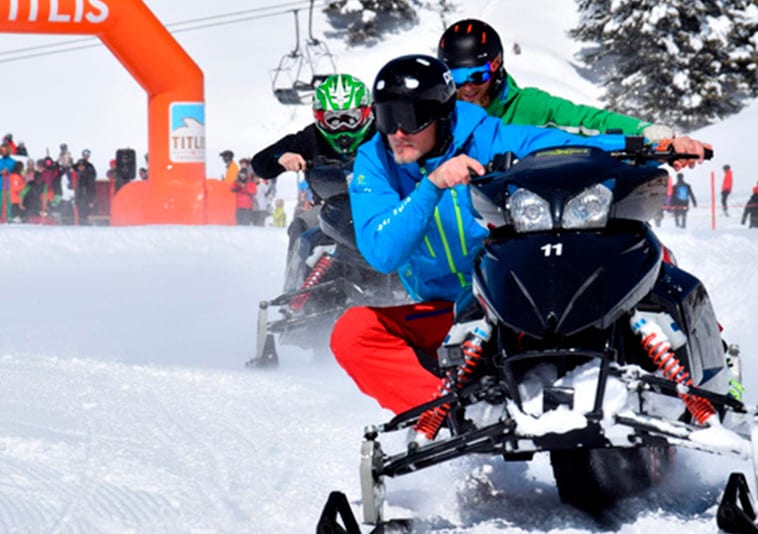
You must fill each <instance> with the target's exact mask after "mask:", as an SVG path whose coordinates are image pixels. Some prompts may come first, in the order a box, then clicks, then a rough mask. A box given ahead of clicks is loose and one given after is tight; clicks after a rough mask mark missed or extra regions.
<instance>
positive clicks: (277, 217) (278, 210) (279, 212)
mask: <svg viewBox="0 0 758 534" xmlns="http://www.w3.org/2000/svg"><path fill="white" fill-rule="evenodd" d="M271 218H272V223H271V225H272V226H274V227H275V228H284V227H285V226H287V213H286V212H285V211H284V199H282V198H277V199H276V200H275V201H274V212H273V213H272V214H271Z"/></svg>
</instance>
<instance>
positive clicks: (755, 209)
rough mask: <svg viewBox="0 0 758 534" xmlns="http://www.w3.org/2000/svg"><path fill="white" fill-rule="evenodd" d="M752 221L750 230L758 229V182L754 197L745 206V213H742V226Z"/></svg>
mask: <svg viewBox="0 0 758 534" xmlns="http://www.w3.org/2000/svg"><path fill="white" fill-rule="evenodd" d="M748 218H749V219H750V224H749V225H748V228H758V182H756V184H755V187H753V195H752V196H751V197H750V199H749V200H748V201H747V204H745V211H743V212H742V224H745V222H747V220H748Z"/></svg>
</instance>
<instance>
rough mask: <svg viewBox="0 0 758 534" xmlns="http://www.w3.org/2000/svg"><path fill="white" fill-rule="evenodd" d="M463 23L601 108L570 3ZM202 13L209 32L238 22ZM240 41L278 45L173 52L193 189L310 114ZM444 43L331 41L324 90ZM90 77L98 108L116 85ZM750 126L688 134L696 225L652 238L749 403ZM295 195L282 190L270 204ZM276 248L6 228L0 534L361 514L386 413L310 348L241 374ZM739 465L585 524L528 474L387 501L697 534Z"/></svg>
mask: <svg viewBox="0 0 758 534" xmlns="http://www.w3.org/2000/svg"><path fill="white" fill-rule="evenodd" d="M148 4H149V5H150V6H151V7H153V8H154V9H155V10H156V13H157V14H158V15H159V16H160V17H161V18H162V19H164V20H168V21H171V20H176V19H177V16H176V15H175V14H173V13H172V8H171V6H173V5H175V3H174V2H168V0H155V1H150V2H148ZM461 4H465V6H464V7H461V8H460V11H459V12H458V13H457V14H453V15H450V16H449V17H448V22H449V21H450V20H453V19H457V18H460V17H463V16H479V17H482V18H485V19H488V20H490V21H491V22H492V23H493V24H494V25H495V27H497V28H498V29H499V30H500V31H501V34H502V35H503V38H504V41H505V42H506V48H508V47H509V46H510V45H511V43H512V42H514V41H517V42H518V43H519V44H520V46H521V48H522V54H521V55H520V56H511V57H508V58H507V60H506V61H507V64H508V66H509V69H510V70H511V72H512V73H513V74H514V76H516V78H517V80H519V82H521V83H522V85H530V84H534V85H540V86H542V87H544V88H546V89H548V90H550V91H553V92H555V93H558V94H562V95H564V96H567V97H570V98H574V99H577V100H580V101H583V102H588V103H593V102H596V100H595V98H596V96H597V93H598V91H597V88H594V87H593V86H592V85H591V84H589V83H588V82H586V81H585V80H582V79H581V78H580V77H579V76H578V74H577V73H576V71H575V69H573V67H572V66H571V64H570V52H571V50H572V49H574V48H575V45H573V44H571V43H570V42H569V41H568V40H567V39H566V37H565V36H564V35H563V33H562V32H563V31H564V30H565V29H567V28H568V27H570V26H571V25H572V24H573V22H574V21H575V20H576V15H575V13H574V11H573V9H574V7H573V3H571V2H566V1H565V0H549V1H548V0H544V1H540V2H526V1H524V2H521V1H519V2H518V3H517V4H518V6H519V7H518V8H513V9H509V10H508V12H505V11H504V10H503V9H502V4H503V3H502V2H498V1H494V0H468V1H467V2H465V3H464V2H461ZM209 5H210V4H207V3H201V2H199V1H195V0H192V1H187V2H186V11H183V13H182V14H181V17H182V18H190V17H192V16H195V15H196V14H198V13H199V12H200V10H201V9H203V6H205V7H204V9H206V11H205V12H206V13H207V6H209ZM214 5H219V6H220V7H219V8H218V9H219V11H224V12H227V11H233V10H235V9H239V8H241V7H240V6H242V7H247V6H248V5H249V2H242V1H241V0H240V1H239V2H237V1H231V0H228V1H226V2H222V3H217V4H214ZM183 6H184V4H183ZM255 24H257V25H259V26H260V25H265V26H266V27H265V28H263V29H262V30H261V32H262V33H263V34H265V35H269V36H271V35H275V36H276V41H275V42H274V41H272V42H270V43H267V46H266V47H257V46H256V45H255V44H253V45H249V44H247V43H249V42H250V40H253V41H255V40H256V39H258V38H259V35H258V34H257V33H256V32H255V31H254V30H255V28H257V27H258V26H255V27H253V26H254V24H253V23H251V24H250V25H245V26H246V33H245V34H244V36H243V35H242V32H238V31H237V28H238V26H227V27H221V28H220V29H217V30H214V31H212V32H211V33H203V32H192V33H185V34H179V35H177V38H178V39H179V40H180V42H181V43H182V44H183V45H184V46H185V47H186V48H187V49H188V51H189V52H190V54H191V55H193V57H196V60H197V61H198V63H199V64H200V65H201V67H202V68H204V70H205V71H206V80H207V85H208V90H207V93H208V97H209V100H208V117H209V127H208V134H209V143H210V148H209V173H208V174H209V175H210V176H217V175H218V174H219V172H220V169H218V168H216V166H220V161H218V162H216V161H215V160H214V156H215V154H216V153H217V152H218V151H219V150H220V149H221V148H226V147H229V146H231V147H233V148H234V149H235V150H237V151H238V152H241V153H242V154H247V153H252V152H254V151H255V150H257V149H258V148H260V147H261V146H263V145H264V144H267V143H269V142H271V141H273V140H274V139H275V138H276V137H277V136H278V135H280V134H283V133H285V132H289V131H292V130H294V129H296V128H299V127H301V126H304V125H305V124H307V122H308V121H309V120H310V118H309V112H308V110H307V109H298V110H291V109H288V108H284V107H282V106H280V105H279V104H278V103H276V102H275V100H274V99H273V97H272V96H271V95H270V93H269V87H268V82H269V78H268V76H267V75H268V69H270V68H271V67H272V66H273V65H274V64H275V63H276V61H277V60H278V58H279V55H281V54H283V53H284V52H285V51H286V50H287V49H288V47H290V46H291V42H290V40H291V35H290V33H291V28H290V26H291V15H290V18H285V17H282V18H281V19H264V20H263V21H258V22H256V23H255ZM317 25H318V28H323V21H319V20H317ZM440 30H441V23H440V20H439V18H435V17H434V16H431V15H429V14H428V13H427V15H426V18H423V19H422V22H421V24H420V25H419V26H418V27H416V28H415V29H414V30H413V32H412V33H410V34H398V35H394V36H391V37H390V38H389V39H388V40H387V41H386V43H383V44H382V45H380V46H377V47H373V48H371V49H367V50H361V51H360V55H358V54H357V53H356V52H355V51H349V50H347V49H345V48H344V46H343V45H342V44H341V43H337V42H331V41H330V42H329V44H330V46H331V47H332V49H333V50H334V51H335V53H336V54H337V56H338V61H339V63H338V64H339V66H340V67H341V68H342V69H344V70H346V71H352V72H355V73H357V74H359V75H360V76H361V77H362V78H363V79H364V80H366V81H367V82H369V83H370V81H371V80H372V78H373V73H374V72H375V71H376V69H377V68H378V67H380V66H381V65H382V64H383V63H384V62H385V61H386V60H388V59H391V58H392V57H394V56H396V55H399V54H402V53H408V52H426V53H434V46H435V45H436V41H437V37H438V36H439V32H440ZM245 39H247V40H245ZM270 40H271V39H270ZM221 43H224V44H225V46H226V47H228V49H229V50H228V53H227V54H226V55H224V53H223V50H225V49H224V48H223V47H222V46H221ZM269 45H270V46H269ZM251 47H253V48H255V51H252V50H251ZM220 50H221V51H220ZM84 53H85V54H86V53H88V52H84ZM90 53H91V52H90ZM93 57H95V58H97V57H98V56H97V55H95V56H93ZM39 61H42V60H39ZM110 61H114V62H115V60H112V59H111V60H110ZM111 66H112V65H110V63H109V64H108V65H106V66H104V67H103V68H104V69H107V68H110V67H111ZM51 68H52V67H51ZM251 72H252V73H257V74H256V75H255V76H251V74H250V73H251ZM22 77H23V76H22ZM102 78H108V77H107V76H106V75H105V74H103V76H102ZM108 79H109V80H110V83H112V84H113V86H112V87H110V88H108V89H107V91H109V92H108V93H107V94H108V95H110V97H109V98H110V99H111V100H112V98H113V95H120V91H122V90H123V89H124V88H123V87H121V86H120V85H118V84H119V83H120V82H119V80H120V79H119V78H108ZM117 82H118V83H117ZM97 83H101V82H97ZM128 89H129V90H130V91H132V92H135V91H137V92H138V91H139V89H138V88H135V87H134V86H133V84H132V86H130V87H128ZM79 90H80V91H82V90H84V89H82V88H81V86H79ZM87 90H89V89H87ZM59 91H68V88H67V86H66V84H62V85H61V86H60V88H59ZM102 91H103V90H102V89H101V93H100V94H106V93H103V92H102ZM63 94H64V96H63V98H64V101H65V98H66V97H65V93H63ZM132 96H133V95H132ZM132 96H127V97H125V98H124V100H122V104H123V105H122V106H120V107H119V109H118V110H112V109H111V108H112V106H111V108H109V109H108V111H98V110H100V107H98V106H100V105H103V104H98V105H97V106H94V107H93V108H91V113H92V114H93V116H94V118H93V119H91V120H92V122H86V121H85V126H82V127H80V126H79V124H78V122H77V123H76V124H73V123H72V124H69V130H53V132H54V133H55V134H56V135H57V134H58V132H61V133H60V135H61V136H62V135H64V133H65V132H66V131H68V132H71V134H72V135H73V134H74V133H76V138H71V137H69V138H67V140H68V141H69V143H70V144H71V145H72V147H75V148H78V147H80V146H82V145H83V144H84V143H87V142H88V136H90V137H89V138H90V139H91V138H93V137H95V135H94V130H93V129H92V128H88V127H87V126H86V125H87V124H94V125H95V126H96V127H97V128H98V129H99V130H105V129H109V130H118V129H122V130H123V131H124V132H126V133H128V134H129V135H128V136H127V138H128V139H130V140H133V139H134V136H135V135H141V134H135V133H134V131H136V130H134V128H136V127H135V126H134V124H137V126H139V124H138V123H139V121H134V120H133V119H132V117H133V116H134V115H135V114H136V115H139V113H141V112H142V111H140V110H138V111H136V112H135V111H134V105H135V104H134V102H133V101H132V100H130V99H131V98H132ZM18 98H20V99H22V103H21V104H19V103H18V102H17V104H16V105H15V106H10V109H8V114H7V115H6V113H5V111H4V115H3V121H4V126H3V127H5V125H9V126H10V127H11V128H10V129H11V130H12V131H15V132H20V131H21V130H22V128H21V126H16V125H15V124H17V123H13V122H6V121H12V120H13V118H14V117H15V116H16V115H15V113H16V111H15V108H24V106H25V105H24V104H23V99H24V98H26V95H19V96H18ZM77 101H78V100H77ZM140 102H141V104H140V105H142V106H143V109H144V102H142V101H140ZM41 105H43V106H47V105H49V106H53V103H50V102H46V103H44V104H41ZM26 108H27V109H28V106H26ZM51 109H52V108H51ZM122 109H123V110H127V111H123V112H125V113H130V115H129V121H126V122H125V123H124V126H123V128H122V125H121V124H118V120H116V121H115V122H114V120H113V116H112V115H111V113H118V114H120V113H122ZM88 120H89V119H88ZM757 121H758V104H756V103H753V105H752V106H751V107H750V108H748V109H746V110H745V111H743V112H742V113H741V114H740V115H739V116H736V117H733V118H730V119H728V120H727V121H724V122H723V123H721V124H718V125H714V126H712V127H709V128H706V129H704V130H702V131H701V132H697V135H698V136H700V137H702V138H703V139H705V140H707V141H710V142H712V143H713V144H714V147H715V150H716V158H715V160H714V161H713V162H711V163H708V164H706V165H703V166H701V167H699V168H698V169H696V170H694V171H688V172H687V179H688V181H689V182H690V183H692V185H693V187H694V189H695V193H696V195H697V196H698V200H699V201H700V206H701V207H699V208H697V209H694V210H692V211H691V212H690V220H689V224H688V226H689V228H688V229H687V230H679V229H676V228H674V227H673V222H672V221H671V219H670V218H666V219H664V221H663V225H662V227H661V228H660V229H659V234H660V236H661V238H662V239H663V241H664V242H665V243H666V244H667V245H668V246H669V247H670V248H672V249H673V250H674V251H675V253H676V256H677V259H678V261H679V264H680V265H681V266H682V267H683V268H685V269H687V270H689V271H691V272H693V273H694V274H696V275H697V276H699V277H700V278H701V279H702V280H703V281H704V282H705V284H706V286H707V287H708V288H709V291H710V294H711V297H712V299H713V301H714V305H715V307H716V311H717V314H718V316H719V319H720V320H721V322H722V323H723V325H724V326H725V331H724V337H725V338H726V339H727V340H728V341H729V342H731V343H738V344H740V345H741V347H742V349H743V355H744V367H745V368H744V372H745V380H744V381H745V384H746V386H747V387H748V391H747V400H748V402H750V403H756V402H758V395H757V394H756V386H755V384H758V365H756V363H755V357H754V353H755V352H756V350H758V333H757V332H756V330H755V326H754V323H755V316H754V313H753V312H754V302H753V301H754V300H755V298H756V295H757V294H758V274H757V273H756V269H755V265H756V264H758V245H757V243H758V231H755V230H748V229H746V228H745V227H742V226H740V225H739V221H738V215H739V213H740V212H741V206H742V205H743V204H744V202H745V200H746V199H747V196H748V194H749V190H750V188H751V187H752V185H753V184H754V182H755V180H756V179H758V165H756V163H755V157H754V155H752V154H751V153H750V144H749V140H750V139H752V138H753V135H752V133H753V129H754V125H755V124H756V122H757ZM18 124H20V123H18ZM23 124H24V127H25V128H31V127H32V126H33V123H31V122H29V121H25V122H24V123H23ZM106 127H107V128H106ZM56 128H57V126H56ZM137 130H138V129H137ZM27 131H28V130H27ZM46 131H47V130H46ZM31 135H32V134H29V135H28V136H27V137H29V138H31V137H30V136H31ZM34 135H42V133H41V130H40V131H37V130H35V132H34ZM108 135H111V134H108ZM98 138H99V137H98ZM122 139H123V138H122ZM28 140H29V139H27V141H28ZM60 140H64V139H59V137H55V138H54V139H52V141H45V142H47V143H49V144H50V146H52V147H55V146H57V143H58V142H59V141H60ZM132 144H133V145H134V144H137V143H136V142H132ZM30 146H31V143H30ZM137 146H139V145H137ZM110 148H111V147H109V149H110ZM112 148H115V147H112ZM102 150H103V151H104V150H105V148H103V149H102ZM723 163H730V164H731V165H732V168H733V169H735V184H736V186H735V193H734V195H733V197H732V203H733V205H734V206H735V207H734V208H733V210H732V217H729V218H725V217H722V216H720V215H719V216H718V217H717V227H718V230H717V231H713V230H711V219H710V209H709V207H707V206H708V204H709V194H710V190H709V173H710V172H711V171H713V172H715V173H716V180H717V183H716V187H717V188H718V186H719V184H720V168H721V165H722V164H723ZM293 184H294V180H290V179H289V177H283V178H282V179H281V180H280V188H279V190H280V192H281V194H282V195H283V196H284V197H285V198H287V199H288V200H291V199H292V198H293V197H294V187H293ZM286 242H287V239H286V234H285V232H284V231H283V230H280V229H274V228H254V227H253V228H233V227H230V228H223V227H179V226H164V227H141V228H102V227H98V228H52V227H32V226H3V227H0V295H2V298H3V312H2V313H1V314H0V325H2V326H1V327H0V377H2V378H0V532H19V533H37V532H54V533H69V532H70V533H80V532H81V533H85V532H86V533H89V532H107V533H114V532H119V533H120V532H150V533H173V532H254V533H273V532H277V533H278V532H282V533H293V534H295V533H298V534H299V533H303V532H312V531H313V530H314V529H315V524H316V520H317V518H318V515H319V513H320V510H321V507H322V505H323V503H324V501H325V499H326V497H327V495H328V493H329V492H330V491H331V490H333V489H339V490H342V491H344V492H345V493H346V494H347V495H348V496H349V497H350V498H351V501H352V502H353V503H354V504H357V499H358V498H359V495H360V492H359V485H358V459H359V449H360V442H361V438H362V431H363V427H364V425H366V424H369V423H377V422H383V421H384V420H386V419H387V418H388V416H389V414H388V412H385V411H383V410H381V409H380V408H379V407H377V406H376V405H375V403H374V402H373V401H371V400H370V399H368V398H366V397H365V396H363V395H362V394H360V393H359V392H358V391H357V390H356V388H355V387H354V385H353V384H352V383H351V381H350V380H348V379H347V378H346V376H345V375H344V373H343V372H342V371H341V369H340V368H338V366H337V365H336V364H335V363H334V362H333V361H331V360H328V359H327V360H318V359H315V358H314V357H313V355H312V354H310V353H309V352H308V351H302V350H296V349H285V350H283V351H282V354H281V358H282V361H281V366H280V368H279V369H278V370H276V371H274V372H259V371H258V372H256V371H251V370H248V369H245V368H244V367H243V363H244V362H245V361H246V360H247V359H248V358H249V357H250V356H251V354H252V350H253V346H254V343H255V319H256V313H257V303H258V301H260V300H262V299H266V298H270V297H272V296H274V295H275V294H276V293H277V291H278V290H279V288H280V287H281V284H282V270H283V266H284V252H285V248H286ZM749 468H750V466H749V465H747V463H746V462H742V461H739V460H732V459H724V458H717V457H714V456H710V455H706V454H701V453H694V452H688V451H683V452H681V453H680V454H679V458H678V461H677V468H676V471H675V473H674V475H673V476H672V477H671V479H670V480H668V481H666V483H665V484H664V485H663V486H661V487H660V488H657V489H656V490H655V491H653V492H651V493H649V494H646V495H643V496H640V497H636V498H633V499H628V500H626V501H623V502H621V503H620V504H619V506H617V507H616V508H615V509H614V510H612V511H611V513H610V514H609V517H608V518H607V522H606V523H604V524H602V525H598V524H597V523H595V522H594V521H592V520H590V519H588V518H587V517H586V516H584V515H582V514H581V513H579V512H577V511H575V510H573V509H571V508H570V507H567V506H563V505H561V504H560V502H559V499H558V495H557V492H556V490H555V487H554V483H553V480H552V475H551V471H550V466H549V462H548V461H547V458H546V457H544V456H540V455H538V456H537V457H536V458H535V460H534V461H532V462H530V463H528V464H526V463H518V464H505V463H504V462H502V461H500V460H499V459H498V458H466V459H461V460H458V461H453V462H449V463H448V464H445V465H441V466H437V467H434V468H430V469H427V470H423V471H421V472H419V473H415V474H413V475H407V476H404V477H400V478H398V479H397V480H390V481H389V482H388V504H389V506H390V507H389V509H390V511H391V512H394V513H396V514H397V515H405V514H409V513H411V511H412V513H413V514H414V515H416V516H418V517H420V518H422V519H424V520H425V523H424V525H425V526H426V527H428V528H429V529H430V530H433V531H435V532H448V533H452V532H456V533H457V532H469V533H488V532H513V533H522V532H523V533H527V532H528V533H536V532H546V531H550V532H565V533H576V532H598V531H619V532H626V533H632V532H651V531H666V530H667V531H670V532H702V533H710V532H714V531H715V530H716V524H715V509H716V504H717V502H718V498H719V493H720V490H721V487H722V486H723V483H724V482H725V480H726V476H727V475H728V473H729V472H730V471H732V470H735V469H741V470H745V471H748V470H749ZM356 510H357V506H356Z"/></svg>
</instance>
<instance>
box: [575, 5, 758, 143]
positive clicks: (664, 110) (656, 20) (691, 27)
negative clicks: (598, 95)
mask: <svg viewBox="0 0 758 534" xmlns="http://www.w3.org/2000/svg"><path fill="white" fill-rule="evenodd" d="M577 1H578V5H579V9H580V25H579V27H578V28H576V29H574V30H573V31H572V32H571V34H572V35H573V36H574V37H576V38H578V39H580V40H583V41H585V42H587V43H588V46H587V47H586V48H585V49H583V50H582V51H581V52H580V58H581V59H582V60H583V61H584V62H585V63H586V64H587V65H588V66H590V67H591V68H592V69H593V72H595V74H596V75H597V76H598V77H599V79H600V81H601V83H602V84H603V85H604V86H605V89H606V95H605V97H604V100H605V101H606V102H607V104H608V107H609V108H610V109H613V110H615V111H619V112H622V113H627V114H630V115H634V116H638V117H640V118H645V119H648V120H651V121H656V122H663V123H666V124H671V125H673V126H675V127H677V128H678V129H679V130H684V131H687V130H691V129H695V128H698V127H701V126H704V125H706V124H709V123H711V122H713V121H715V120H717V119H719V118H723V117H725V116H727V115H729V114H731V113H735V112H736V111H739V109H741V107H742V106H743V105H744V103H745V97H746V95H747V94H748V93H749V91H748V88H749V87H752V90H753V91H755V55H754V54H755V43H754V33H753V34H752V35H748V33H749V32H748V31H747V30H745V29H744V28H745V26H746V25H749V23H750V21H751V20H752V22H753V24H754V23H755V20H753V19H751V15H750V6H749V4H750V2H751V1H752V0H613V1H611V0H577ZM737 14H739V15H740V16H742V17H743V18H742V19H738V18H737ZM751 38H753V39H752V40H751ZM737 39H742V42H743V44H742V45H741V47H740V45H738V44H736V40H737ZM751 43H752V54H753V56H752V65H753V67H752V70H751V69H750V68H749V64H750V46H751ZM751 73H752V80H753V81H752V84H751V82H750V76H751Z"/></svg>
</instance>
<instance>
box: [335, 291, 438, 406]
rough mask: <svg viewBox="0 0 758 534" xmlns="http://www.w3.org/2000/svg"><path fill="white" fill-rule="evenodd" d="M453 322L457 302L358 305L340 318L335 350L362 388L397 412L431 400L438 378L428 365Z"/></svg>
mask: <svg viewBox="0 0 758 534" xmlns="http://www.w3.org/2000/svg"><path fill="white" fill-rule="evenodd" d="M452 325H453V303H452V302H448V301H432V302H423V303H419V304H409V305H405V306H392V307H386V308H374V307H364V306H357V307H354V308H350V309H348V310H347V311H346V312H345V313H344V314H343V315H342V317H340V318H339V319H338V320H337V323H336V324H335V325H334V330H333V331H332V338H331V349H332V352H333V353H334V356H335V358H336V359H337V362H338V363H339V364H340V365H341V366H342V368H343V369H344V370H345V371H347V374H349V375H350V377H351V378H352V379H353V380H354V381H355V383H356V385H357V386H358V388H359V389H360V390H361V391H363V392H364V393H365V394H366V395H369V396H370V397H373V398H374V399H376V400H377V401H378V402H379V404H380V405H381V406H382V407H384V408H387V409H389V410H392V411H393V412H394V413H396V414H397V413H400V412H404V411H406V410H408V409H410V408H414V407H416V406H418V405H419V404H422V403H424V402H427V401H430V400H432V398H433V397H434V393H435V392H436V391H437V388H438V386H439V384H440V378H439V377H438V376H437V375H435V374H434V373H433V372H431V371H429V370H427V369H426V368H425V367H424V366H423V365H422V363H421V360H420V359H419V358H422V359H424V360H426V361H428V362H431V363H432V364H433V365H436V362H437V348H438V347H439V346H440V345H441V344H442V342H443V341H444V339H445V336H446V335H447V333H448V331H449V330H450V327H451V326H452Z"/></svg>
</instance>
